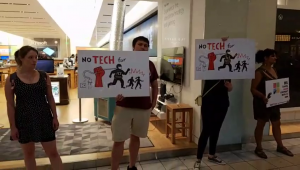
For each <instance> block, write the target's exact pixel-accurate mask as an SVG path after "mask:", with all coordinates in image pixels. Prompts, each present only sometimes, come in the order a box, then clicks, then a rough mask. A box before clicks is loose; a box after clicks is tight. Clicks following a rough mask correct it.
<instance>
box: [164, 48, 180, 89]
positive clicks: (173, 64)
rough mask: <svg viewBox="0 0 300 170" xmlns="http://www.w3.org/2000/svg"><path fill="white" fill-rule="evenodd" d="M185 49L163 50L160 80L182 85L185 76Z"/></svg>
mask: <svg viewBox="0 0 300 170" xmlns="http://www.w3.org/2000/svg"><path fill="white" fill-rule="evenodd" d="M184 57H185V50H184V47H175V48H165V49H162V58H161V62H160V63H161V64H160V79H161V80H164V81H168V82H171V83H174V84H179V85H181V84H182V83H183V76H184Z"/></svg>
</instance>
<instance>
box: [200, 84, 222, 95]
mask: <svg viewBox="0 0 300 170" xmlns="http://www.w3.org/2000/svg"><path fill="white" fill-rule="evenodd" d="M219 83H220V81H218V82H217V83H216V84H215V85H213V86H212V87H211V88H210V89H208V90H207V92H206V93H204V95H202V98H203V97H204V96H206V95H207V94H208V93H209V92H210V91H211V90H212V89H213V88H215V87H216V86H217V85H218V84H219Z"/></svg>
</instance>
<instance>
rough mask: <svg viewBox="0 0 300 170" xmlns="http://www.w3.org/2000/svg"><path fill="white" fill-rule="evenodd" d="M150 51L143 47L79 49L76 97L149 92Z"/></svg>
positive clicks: (148, 93) (130, 94)
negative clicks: (113, 49)
mask: <svg viewBox="0 0 300 170" xmlns="http://www.w3.org/2000/svg"><path fill="white" fill-rule="evenodd" d="M149 74H150V73H149V54H148V52H142V51H98V50H97V51H95V50H79V51H78V97H79V98H100V97H116V96H117V95H118V94H122V95H123V96H124V97H137V96H149V95H150V91H149Z"/></svg>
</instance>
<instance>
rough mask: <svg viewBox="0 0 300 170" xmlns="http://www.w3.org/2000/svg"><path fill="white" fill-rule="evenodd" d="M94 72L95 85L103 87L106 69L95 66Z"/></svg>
mask: <svg viewBox="0 0 300 170" xmlns="http://www.w3.org/2000/svg"><path fill="white" fill-rule="evenodd" d="M94 73H95V76H96V80H95V87H103V82H102V77H103V76H104V74H105V71H104V70H103V68H102V67H101V66H100V67H96V68H94Z"/></svg>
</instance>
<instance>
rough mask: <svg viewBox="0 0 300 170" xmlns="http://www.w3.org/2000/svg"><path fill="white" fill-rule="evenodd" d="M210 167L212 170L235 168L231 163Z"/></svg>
mask: <svg viewBox="0 0 300 170" xmlns="http://www.w3.org/2000/svg"><path fill="white" fill-rule="evenodd" d="M210 169H212V170H234V169H233V168H232V167H230V166H229V165H217V166H211V167H210Z"/></svg>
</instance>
